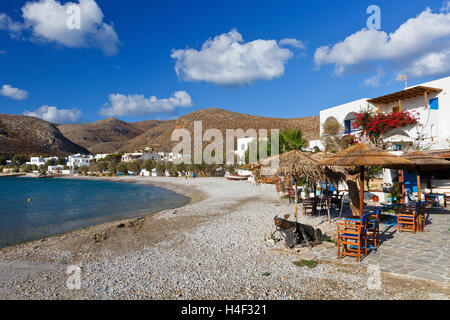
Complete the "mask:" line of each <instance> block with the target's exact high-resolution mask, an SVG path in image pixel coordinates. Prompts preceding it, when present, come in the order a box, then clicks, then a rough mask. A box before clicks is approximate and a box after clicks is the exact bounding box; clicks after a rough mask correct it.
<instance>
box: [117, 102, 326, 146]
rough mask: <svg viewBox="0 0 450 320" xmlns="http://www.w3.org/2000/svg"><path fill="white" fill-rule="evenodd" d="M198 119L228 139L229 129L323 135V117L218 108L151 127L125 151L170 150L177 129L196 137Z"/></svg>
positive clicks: (204, 126) (312, 135)
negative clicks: (279, 115) (291, 130)
mask: <svg viewBox="0 0 450 320" xmlns="http://www.w3.org/2000/svg"><path fill="white" fill-rule="evenodd" d="M194 121H202V127H203V131H205V130H207V129H212V128H215V129H219V130H220V131H221V132H222V134H223V137H224V138H225V132H226V129H239V128H241V129H244V130H247V129H250V128H253V129H255V130H257V131H258V130H259V129H268V130H270V129H279V130H280V131H282V130H284V129H287V128H295V129H301V131H302V133H303V136H304V138H305V139H307V140H308V141H310V140H315V139H318V138H319V134H320V120H319V117H304V118H294V119H282V118H268V117H260V116H253V115H247V114H242V113H237V112H231V111H227V110H223V109H218V108H211V109H203V110H199V111H195V112H192V113H189V114H187V115H184V116H182V117H180V118H179V119H177V120H170V121H163V122H161V123H159V124H158V125H155V126H153V127H152V128H150V129H148V130H147V131H146V132H145V133H143V134H141V135H139V136H137V137H135V138H133V139H131V140H130V141H129V142H127V143H125V144H123V145H122V147H121V148H120V150H121V151H128V152H131V151H133V150H137V149H140V148H142V147H144V146H151V147H154V148H156V149H158V150H161V151H170V150H171V149H172V147H173V146H174V145H175V144H176V142H172V141H171V139H170V138H171V135H172V131H173V130H174V129H180V128H183V129H187V130H189V132H190V133H191V137H192V138H193V137H194V134H193V132H194Z"/></svg>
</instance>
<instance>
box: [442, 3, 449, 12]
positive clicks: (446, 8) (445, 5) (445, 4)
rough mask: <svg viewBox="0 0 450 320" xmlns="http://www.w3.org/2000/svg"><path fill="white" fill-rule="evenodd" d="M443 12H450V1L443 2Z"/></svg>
mask: <svg viewBox="0 0 450 320" xmlns="http://www.w3.org/2000/svg"><path fill="white" fill-rule="evenodd" d="M441 12H450V1H445V2H444V3H443V4H442V8H441Z"/></svg>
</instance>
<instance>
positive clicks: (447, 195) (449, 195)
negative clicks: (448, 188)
mask: <svg viewBox="0 0 450 320" xmlns="http://www.w3.org/2000/svg"><path fill="white" fill-rule="evenodd" d="M447 201H449V202H450V194H447V193H446V194H445V196H444V207H445V208H447Z"/></svg>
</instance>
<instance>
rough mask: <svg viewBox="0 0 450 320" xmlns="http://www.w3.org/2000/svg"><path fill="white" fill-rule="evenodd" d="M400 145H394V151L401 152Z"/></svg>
mask: <svg viewBox="0 0 450 320" xmlns="http://www.w3.org/2000/svg"><path fill="white" fill-rule="evenodd" d="M401 150H402V145H401V144H394V151H401Z"/></svg>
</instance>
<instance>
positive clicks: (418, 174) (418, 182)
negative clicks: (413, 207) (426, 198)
mask: <svg viewBox="0 0 450 320" xmlns="http://www.w3.org/2000/svg"><path fill="white" fill-rule="evenodd" d="M417 202H418V203H419V207H418V210H419V219H420V220H419V223H420V226H419V228H420V231H422V230H423V225H422V190H421V188H420V172H419V171H417Z"/></svg>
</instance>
